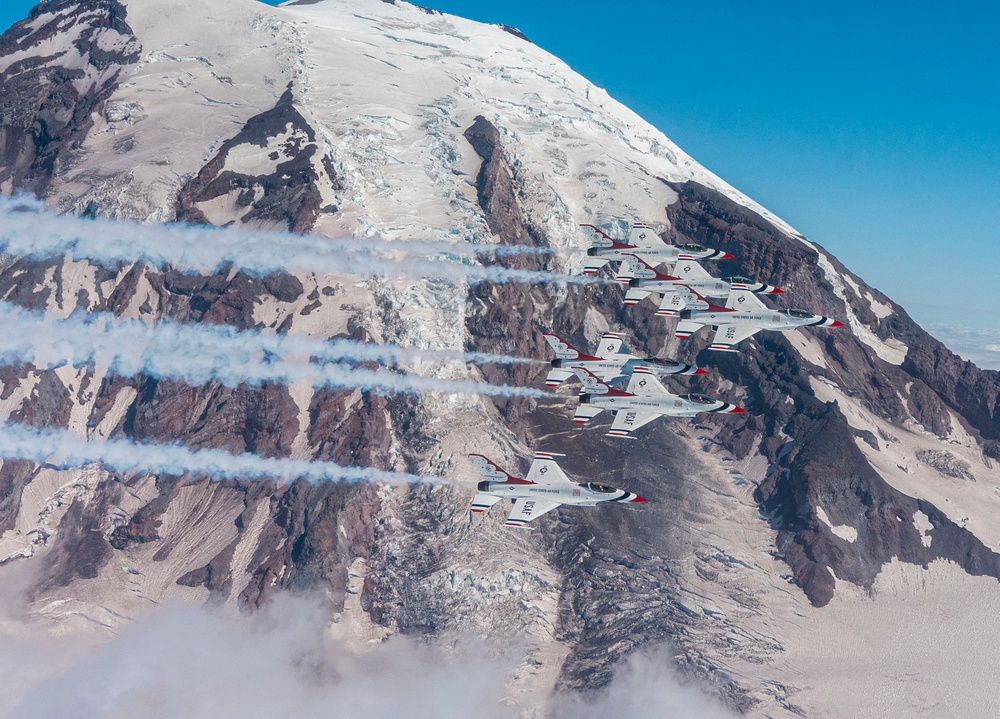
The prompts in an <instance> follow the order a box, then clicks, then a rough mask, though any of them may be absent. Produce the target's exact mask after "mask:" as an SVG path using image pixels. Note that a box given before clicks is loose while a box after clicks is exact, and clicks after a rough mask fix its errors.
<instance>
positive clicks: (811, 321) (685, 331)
mask: <svg viewBox="0 0 1000 719" xmlns="http://www.w3.org/2000/svg"><path fill="white" fill-rule="evenodd" d="M692 292H693V290H692ZM694 294H695V295H696V297H698V298H699V299H700V300H702V301H703V302H704V303H705V304H707V305H708V306H707V307H705V308H703V309H685V310H682V311H681V312H680V318H681V319H680V321H679V322H678V323H677V329H676V330H675V334H676V336H677V337H680V338H682V339H683V338H685V337H690V336H691V335H692V334H693V333H695V332H697V331H698V330H700V329H701V328H702V327H715V336H714V337H713V338H712V343H711V344H710V345H709V346H708V348H709V349H711V350H721V351H728V352H736V351H737V350H734V349H733V346H734V345H736V344H738V343H739V342H742V341H743V340H745V339H747V338H748V337H752V336H753V335H755V334H757V333H758V332H760V331H761V330H774V331H778V332H787V331H788V330H793V329H796V328H798V327H843V326H844V323H843V322H839V321H837V320H835V319H831V318H829V317H822V316H820V315H814V314H813V313H812V312H806V311H805V310H772V309H771V308H770V307H768V306H767V305H765V304H764V303H763V302H761V301H760V299H759V298H758V297H757V296H756V295H755V294H754V293H752V292H746V291H744V290H733V291H732V292H730V293H729V298H728V299H727V300H726V306H725V307H720V306H719V305H716V304H713V303H712V302H709V301H708V300H707V299H706V298H704V297H701V296H700V295H697V293H694Z"/></svg>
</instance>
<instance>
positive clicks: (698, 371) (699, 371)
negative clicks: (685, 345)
mask: <svg viewBox="0 0 1000 719" xmlns="http://www.w3.org/2000/svg"><path fill="white" fill-rule="evenodd" d="M694 373H695V374H708V370H707V369H705V368H704V367H695V368H694Z"/></svg>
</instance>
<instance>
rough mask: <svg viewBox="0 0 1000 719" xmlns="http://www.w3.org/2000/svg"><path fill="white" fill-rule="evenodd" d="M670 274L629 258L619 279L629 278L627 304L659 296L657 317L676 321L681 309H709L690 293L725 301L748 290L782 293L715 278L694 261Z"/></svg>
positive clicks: (747, 281) (751, 283) (758, 284)
mask: <svg viewBox="0 0 1000 719" xmlns="http://www.w3.org/2000/svg"><path fill="white" fill-rule="evenodd" d="M670 272H671V274H667V273H663V272H660V271H658V270H657V269H656V268H655V267H654V266H653V265H651V264H650V263H648V262H646V261H645V260H644V259H642V258H641V257H638V256H636V255H627V256H626V257H625V258H624V261H623V262H622V271H621V272H619V274H618V277H616V279H621V278H623V277H627V278H628V287H629V288H628V292H626V293H625V304H626V305H634V304H638V303H639V302H641V301H642V300H643V299H645V298H646V297H648V296H649V295H660V296H661V297H662V299H661V300H660V307H659V309H658V310H657V311H656V314H658V315H666V316H671V317H676V316H677V313H678V312H679V311H680V310H682V309H685V308H687V309H708V303H707V302H703V301H701V300H698V299H697V298H696V297H693V296H692V293H691V291H690V290H693V291H694V292H696V293H698V294H699V295H702V296H703V297H712V298H718V299H726V298H727V297H729V293H730V292H732V291H733V290H746V291H747V292H753V293H755V294H761V295H778V294H781V292H782V290H781V289H779V288H777V287H775V286H773V285H765V284H764V283H763V282H754V281H753V280H751V279H750V278H749V277H740V276H736V277H722V278H717V277H712V276H711V275H710V274H708V273H707V272H706V271H705V269H704V268H703V267H702V266H701V265H699V264H698V263H697V262H694V261H693V260H685V261H682V262H678V263H677V264H676V265H674V268H673V269H672V270H671V271H670Z"/></svg>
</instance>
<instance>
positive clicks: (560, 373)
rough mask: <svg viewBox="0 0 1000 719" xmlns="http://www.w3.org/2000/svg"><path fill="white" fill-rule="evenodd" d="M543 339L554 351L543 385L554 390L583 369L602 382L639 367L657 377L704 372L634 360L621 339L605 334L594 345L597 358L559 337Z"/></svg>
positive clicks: (667, 362)
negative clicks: (576, 369) (643, 367)
mask: <svg viewBox="0 0 1000 719" xmlns="http://www.w3.org/2000/svg"><path fill="white" fill-rule="evenodd" d="M544 337H545V340H546V341H547V342H548V343H549V345H550V346H551V347H552V349H553V350H555V353H556V358H555V359H554V360H552V369H550V370H549V373H548V375H547V376H546V377H545V384H546V385H547V386H549V387H557V386H559V384H560V383H562V382H563V380H566V379H569V378H570V377H572V376H573V369H574V368H577V367H582V368H584V369H588V370H590V371H591V372H593V373H594V374H595V375H596V376H597V377H599V378H600V379H601V380H603V381H605V382H613V381H614V380H616V379H618V378H619V377H628V376H629V375H630V374H632V370H633V369H634V368H635V367H636V366H637V365H639V364H642V365H645V366H647V367H649V368H651V369H652V370H653V372H654V373H656V375H657V376H663V375H668V374H705V373H706V370H703V369H702V368H701V367H696V366H695V365H691V364H683V363H682V362H675V361H674V360H655V359H646V358H643V357H636V356H635V355H634V354H632V353H631V352H629V350H628V347H626V346H625V341H624V340H623V339H622V336H621V335H619V334H616V333H614V332H605V333H604V334H603V335H601V340H600V341H599V342H598V343H597V349H596V350H595V352H596V353H597V354H596V355H588V354H584V353H583V352H581V351H580V350H578V349H577V348H576V347H574V346H573V345H571V344H570V343H569V342H567V341H566V340H564V339H563V338H562V337H560V336H559V335H554V334H545V335H544Z"/></svg>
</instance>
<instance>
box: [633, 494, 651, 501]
mask: <svg viewBox="0 0 1000 719" xmlns="http://www.w3.org/2000/svg"><path fill="white" fill-rule="evenodd" d="M648 501H649V500H648V499H646V498H645V497H640V496H639V495H638V494H637V495H635V497H633V498H632V499H630V500H629V502H648Z"/></svg>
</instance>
